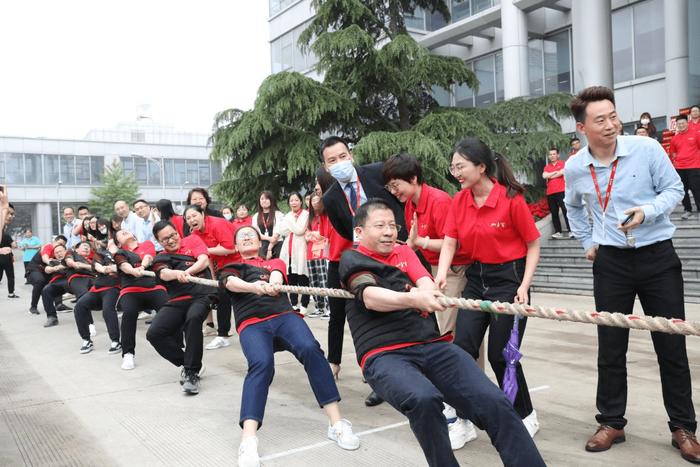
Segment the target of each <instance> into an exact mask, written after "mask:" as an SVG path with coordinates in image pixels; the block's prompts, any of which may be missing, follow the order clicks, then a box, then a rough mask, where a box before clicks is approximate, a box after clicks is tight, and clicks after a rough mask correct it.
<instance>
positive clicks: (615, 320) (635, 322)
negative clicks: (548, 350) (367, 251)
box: [144, 271, 700, 336]
mask: <svg viewBox="0 0 700 467" xmlns="http://www.w3.org/2000/svg"><path fill="white" fill-rule="evenodd" d="M144 275H148V276H151V275H154V274H153V273H150V271H145V272H144ZM190 282H193V283H195V284H201V285H207V286H210V287H218V285H219V283H218V282H217V281H215V280H211V279H201V278H199V277H191V278H190ZM275 289H277V290H278V291H279V292H284V293H293V294H301V295H317V296H323V297H333V298H345V299H352V298H355V296H354V295H353V294H351V293H350V292H348V291H346V290H342V289H325V288H321V287H303V286H294V285H277V286H275ZM438 300H439V302H440V303H441V304H442V305H444V306H447V307H457V308H465V309H469V310H480V311H484V312H489V313H498V314H504V315H521V316H528V317H532V316H535V317H537V318H545V319H552V320H556V321H571V322H576V323H590V324H596V325H603V326H613V327H618V328H630V329H642V330H645V331H657V332H664V333H668V334H683V335H686V336H700V322H693V321H684V320H682V319H667V318H661V317H651V316H639V315H624V314H622V313H609V312H607V311H577V310H567V309H564V308H547V307H542V306H538V305H520V304H517V303H502V302H491V301H489V300H471V299H466V298H455V297H443V298H439V299H438Z"/></svg>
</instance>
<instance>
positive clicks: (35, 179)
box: [24, 154, 42, 185]
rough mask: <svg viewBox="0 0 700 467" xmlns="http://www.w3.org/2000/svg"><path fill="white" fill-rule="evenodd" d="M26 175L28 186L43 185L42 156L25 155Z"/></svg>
mask: <svg viewBox="0 0 700 467" xmlns="http://www.w3.org/2000/svg"><path fill="white" fill-rule="evenodd" d="M24 168H25V169H26V172H25V174H24V177H25V181H26V183H27V185H41V184H42V181H41V179H42V177H41V154H25V155H24Z"/></svg>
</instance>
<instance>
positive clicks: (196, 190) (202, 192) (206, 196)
mask: <svg viewBox="0 0 700 467" xmlns="http://www.w3.org/2000/svg"><path fill="white" fill-rule="evenodd" d="M194 193H199V194H200V195H202V196H203V197H204V199H205V200H207V207H208V208H210V206H209V205H210V204H211V196H209V192H208V191H207V189H206V188H202V187H197V188H192V189H191V190H190V192H189V193H187V204H192V195H193V194H194Z"/></svg>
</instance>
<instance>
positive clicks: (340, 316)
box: [328, 261, 347, 365]
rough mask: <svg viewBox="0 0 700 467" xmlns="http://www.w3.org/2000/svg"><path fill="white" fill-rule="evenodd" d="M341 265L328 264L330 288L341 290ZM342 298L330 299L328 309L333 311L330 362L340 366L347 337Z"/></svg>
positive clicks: (329, 341) (329, 326) (329, 323)
mask: <svg viewBox="0 0 700 467" xmlns="http://www.w3.org/2000/svg"><path fill="white" fill-rule="evenodd" d="M339 265H340V263H338V262H337V261H329V262H328V288H330V289H339V288H340V271H339V270H338V267H339ZM346 301H347V300H345V299H342V298H331V297H328V307H329V308H330V311H331V316H330V319H329V320H328V361H329V362H330V363H335V364H337V365H340V361H341V360H342V358H343V357H342V356H343V337H344V336H345V302H346Z"/></svg>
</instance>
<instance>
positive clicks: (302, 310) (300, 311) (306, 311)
mask: <svg viewBox="0 0 700 467" xmlns="http://www.w3.org/2000/svg"><path fill="white" fill-rule="evenodd" d="M308 312H309V310H308V309H307V308H306V307H305V306H300V307H299V313H301V314H302V315H304V316H306V314H307V313H308Z"/></svg>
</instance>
